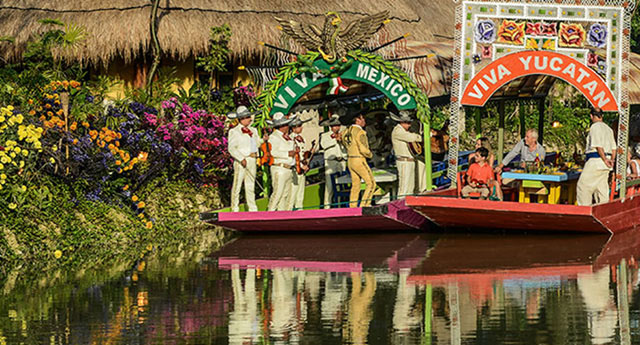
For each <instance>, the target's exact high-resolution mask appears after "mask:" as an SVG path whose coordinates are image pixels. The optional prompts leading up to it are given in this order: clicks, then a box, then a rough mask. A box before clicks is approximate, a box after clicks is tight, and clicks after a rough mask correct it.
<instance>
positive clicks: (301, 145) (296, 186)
mask: <svg viewBox="0 0 640 345" xmlns="http://www.w3.org/2000/svg"><path fill="white" fill-rule="evenodd" d="M310 120H311V119H308V120H305V121H302V120H300V118H298V117H296V118H295V119H294V120H293V121H291V123H290V124H289V127H291V134H290V137H291V140H293V147H294V150H295V151H296V152H297V155H299V156H298V157H299V159H300V168H301V171H300V173H298V172H297V171H296V170H295V169H293V185H292V187H291V195H289V196H288V198H289V201H288V204H287V209H288V210H293V209H294V207H295V208H296V209H301V208H302V207H303V206H304V188H305V185H306V182H307V178H306V176H305V173H306V172H307V171H308V170H309V166H308V165H307V164H308V162H303V161H302V158H303V152H304V150H305V142H304V137H303V136H302V124H303V123H305V122H308V121H310Z"/></svg>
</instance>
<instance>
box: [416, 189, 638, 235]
mask: <svg viewBox="0 0 640 345" xmlns="http://www.w3.org/2000/svg"><path fill="white" fill-rule="evenodd" d="M406 204H407V206H409V207H411V208H413V209H414V210H416V211H417V212H419V213H420V214H422V215H424V216H425V217H427V218H428V219H429V220H430V221H431V222H433V223H434V224H435V225H437V226H439V227H441V228H462V229H501V230H525V231H544V230H549V231H578V232H594V233H620V232H625V231H627V230H632V229H634V228H637V227H638V226H639V225H640V217H639V216H637V212H638V211H640V198H633V197H630V198H627V199H625V200H624V201H623V200H614V201H612V202H609V203H606V204H602V205H596V206H576V205H549V204H529V203H527V204H525V203H517V202H495V201H488V200H474V199H459V198H455V197H444V196H437V195H424V196H410V197H407V199H406Z"/></svg>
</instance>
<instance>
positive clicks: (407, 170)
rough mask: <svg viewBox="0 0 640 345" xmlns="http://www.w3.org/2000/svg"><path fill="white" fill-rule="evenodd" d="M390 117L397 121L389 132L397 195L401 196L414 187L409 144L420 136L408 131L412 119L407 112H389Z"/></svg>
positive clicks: (408, 192) (416, 140)
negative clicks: (395, 171) (393, 158)
mask: <svg viewBox="0 0 640 345" xmlns="http://www.w3.org/2000/svg"><path fill="white" fill-rule="evenodd" d="M391 119H393V120H394V121H396V122H398V124H397V125H396V126H395V127H394V128H393V131H392V132H391V143H392V145H393V152H394V153H395V155H396V165H397V167H398V197H400V198H402V197H405V196H407V195H411V194H413V190H414V189H415V180H416V179H415V169H416V163H415V158H413V155H412V154H411V152H410V151H409V144H410V143H413V142H420V141H422V136H421V135H419V134H416V133H411V132H409V127H411V122H412V121H413V119H412V118H411V116H410V114H409V113H408V112H405V111H400V115H396V114H393V113H391Z"/></svg>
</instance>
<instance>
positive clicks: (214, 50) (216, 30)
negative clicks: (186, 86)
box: [196, 24, 231, 73]
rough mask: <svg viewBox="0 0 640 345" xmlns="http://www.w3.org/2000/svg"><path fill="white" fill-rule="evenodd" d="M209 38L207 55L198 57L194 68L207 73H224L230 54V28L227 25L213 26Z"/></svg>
mask: <svg viewBox="0 0 640 345" xmlns="http://www.w3.org/2000/svg"><path fill="white" fill-rule="evenodd" d="M209 36H210V38H209V54H207V55H206V56H203V57H198V58H197V59H196V66H197V67H200V68H202V69H204V70H205V71H206V72H208V73H214V72H224V71H226V70H227V61H228V56H229V54H230V53H231V49H230V48H229V42H230V41H231V27H230V26H229V24H223V25H222V26H214V27H212V28H211V33H210V34H209Z"/></svg>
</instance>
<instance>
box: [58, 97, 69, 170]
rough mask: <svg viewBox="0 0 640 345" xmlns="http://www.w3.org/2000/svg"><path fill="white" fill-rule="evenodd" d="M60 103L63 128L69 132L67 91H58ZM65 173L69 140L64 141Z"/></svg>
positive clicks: (67, 168) (67, 164) (67, 167)
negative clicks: (62, 114)
mask: <svg viewBox="0 0 640 345" xmlns="http://www.w3.org/2000/svg"><path fill="white" fill-rule="evenodd" d="M60 103H62V112H63V113H64V130H65V132H67V133H69V92H66V91H65V92H61V93H60ZM64 146H65V149H64V150H65V157H66V160H65V165H66V168H65V175H69V142H68V141H66V142H65V144H64Z"/></svg>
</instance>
